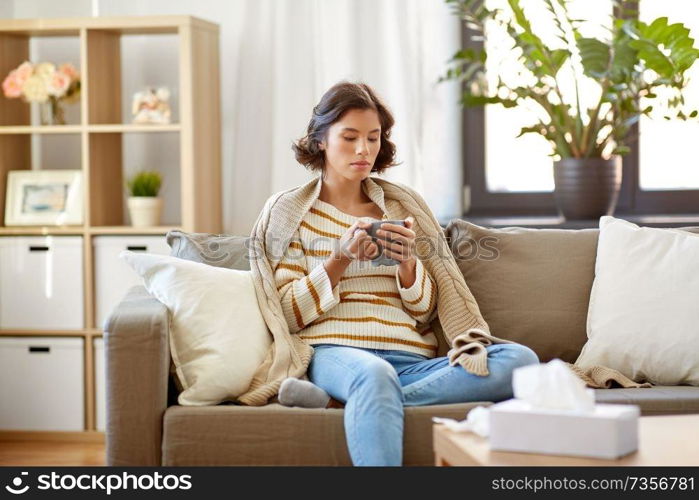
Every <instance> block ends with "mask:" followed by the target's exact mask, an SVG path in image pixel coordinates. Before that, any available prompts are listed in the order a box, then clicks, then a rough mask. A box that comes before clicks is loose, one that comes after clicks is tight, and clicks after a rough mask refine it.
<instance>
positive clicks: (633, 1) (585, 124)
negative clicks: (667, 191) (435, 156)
mask: <svg viewBox="0 0 699 500" xmlns="http://www.w3.org/2000/svg"><path fill="white" fill-rule="evenodd" d="M531 1H535V2H542V3H543V6H545V7H546V12H547V14H548V16H547V17H548V19H547V20H546V21H547V22H549V23H551V25H550V26H551V28H552V30H553V32H554V33H555V37H554V38H555V39H554V40H553V42H551V41H547V42H545V41H544V40H543V39H542V36H541V34H540V33H537V32H536V30H534V29H533V28H532V23H531V21H532V19H530V18H528V14H529V13H528V12H527V10H526V9H525V7H526V6H527V2H520V0H506V3H505V2H503V7H504V8H501V9H493V8H488V5H489V2H484V1H483V0H446V2H447V3H449V4H452V5H453V7H454V10H455V13H456V14H457V15H459V16H460V17H461V19H462V20H463V21H464V22H465V23H466V25H467V27H468V28H469V29H470V30H473V31H472V32H475V34H476V35H478V36H480V37H483V39H484V40H485V42H486V43H487V36H488V30H486V29H485V28H486V23H489V22H492V23H495V25H497V26H499V27H500V28H501V29H503V30H505V32H506V33H507V39H508V40H509V42H508V43H511V44H512V46H511V47H508V48H509V49H511V51H510V54H512V55H513V57H514V58H515V59H516V60H517V62H518V65H521V70H522V74H523V75H524V78H522V79H520V81H522V82H524V81H526V82H528V83H527V84H518V85H512V84H511V83H508V82H511V81H512V80H511V78H510V79H508V78H502V77H501V76H503V75H490V74H489V75H488V77H489V79H490V80H491V83H492V81H493V80H494V81H495V82H496V83H495V85H494V86H493V85H492V84H491V85H490V88H489V84H488V79H486V78H485V65H486V58H487V56H486V52H485V48H484V47H483V48H478V49H474V48H468V47H467V48H464V49H463V50H460V51H458V52H457V53H456V54H455V55H454V57H453V58H452V60H451V61H450V67H449V69H448V70H447V72H446V74H445V75H444V76H443V77H441V78H440V80H454V79H456V80H461V81H463V82H465V85H464V86H463V95H462V104H463V105H464V106H483V105H487V104H501V105H503V106H505V107H507V108H510V107H515V106H520V105H522V104H525V103H526V104H531V103H533V104H534V105H535V106H536V107H537V108H538V109H539V110H540V111H541V113H540V115H541V118H540V119H538V120H536V121H535V122H533V123H532V124H531V125H530V126H527V127H524V128H523V129H522V130H521V133H520V135H522V134H529V133H534V134H540V135H541V136H542V137H543V138H544V139H546V140H547V141H548V142H549V143H550V145H551V150H552V156H553V157H554V180H555V186H556V187H555V197H556V201H557V204H558V207H559V209H560V211H561V212H562V213H563V215H564V216H566V218H596V217H599V216H601V215H605V214H611V213H613V211H614V206H615V204H616V200H617V197H618V193H619V187H620V184H621V161H620V155H624V154H626V153H627V152H628V151H629V147H628V144H629V143H630V141H632V140H634V137H631V134H630V130H631V129H632V126H633V125H634V124H635V123H637V122H638V120H639V119H640V117H641V116H642V115H647V116H650V115H651V113H653V114H656V113H658V111H659V110H662V112H663V114H664V117H665V118H666V119H672V118H679V119H682V120H686V119H690V118H695V117H696V116H697V111H696V110H687V109H684V108H685V103H684V98H683V90H684V89H685V87H686V85H687V77H686V73H687V70H688V69H689V68H690V67H691V66H692V65H693V64H694V62H695V60H696V59H697V57H698V56H699V49H697V48H696V47H695V46H694V40H693V39H692V38H691V37H690V36H689V29H687V28H686V27H685V26H684V25H683V24H681V23H674V24H670V23H668V19H667V18H666V17H660V18H658V19H655V20H654V21H652V22H650V23H645V22H642V21H640V20H639V19H638V10H637V8H638V0H618V1H615V0H612V2H611V4H612V5H613V7H614V13H612V10H611V8H610V22H609V25H608V26H606V32H607V33H608V36H606V37H604V38H599V39H598V38H591V37H586V36H583V34H582V31H583V30H581V27H583V26H584V23H585V21H583V20H577V19H573V18H572V17H571V14H570V11H569V6H568V5H567V4H568V0H531ZM529 3H531V2H529ZM537 21H539V22H542V21H543V19H537ZM484 45H485V44H484ZM564 67H567V70H568V71H567V73H566V74H565V75H563V72H562V71H561V70H562V68H564ZM571 70H572V73H571ZM571 75H572V78H573V79H574V89H575V92H574V95H564V94H565V93H564V92H563V90H562V86H561V80H562V78H571ZM493 76H495V77H496V78H493ZM586 78H590V79H593V80H594V81H595V82H597V84H598V85H599V87H600V90H601V92H600V96H599V99H598V100H597V102H596V103H595V104H594V105H593V106H591V107H586V106H582V105H581V99H580V90H579V89H580V82H581V80H582V79H586ZM642 98H643V101H641V99H642ZM654 108H655V111H654Z"/></svg>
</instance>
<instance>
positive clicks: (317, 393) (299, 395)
mask: <svg viewBox="0 0 699 500" xmlns="http://www.w3.org/2000/svg"><path fill="white" fill-rule="evenodd" d="M279 402H280V403H281V404H283V405H284V406H301V407H303V408H325V407H327V406H328V403H329V402H330V396H329V395H328V393H327V392H325V391H324V390H323V389H321V388H320V387H318V386H317V385H315V384H313V383H311V382H309V381H307V380H299V379H297V378H293V377H290V378H287V379H284V381H283V382H282V385H281V386H280V387H279Z"/></svg>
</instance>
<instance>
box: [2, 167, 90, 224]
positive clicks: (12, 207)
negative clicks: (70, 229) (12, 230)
mask: <svg viewBox="0 0 699 500" xmlns="http://www.w3.org/2000/svg"><path fill="white" fill-rule="evenodd" d="M82 223H83V192H82V171H80V170H11V171H10V172H8V174H7V196H6V202H5V226H73V225H80V224H82Z"/></svg>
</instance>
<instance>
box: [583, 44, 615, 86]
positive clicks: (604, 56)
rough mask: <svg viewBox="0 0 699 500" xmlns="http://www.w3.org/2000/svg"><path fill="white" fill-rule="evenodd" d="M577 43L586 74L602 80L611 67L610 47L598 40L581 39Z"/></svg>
mask: <svg viewBox="0 0 699 500" xmlns="http://www.w3.org/2000/svg"><path fill="white" fill-rule="evenodd" d="M576 42H577V45H578V50H579V51H580V59H581V61H582V66H583V71H584V73H585V74H586V75H587V76H590V77H592V78H602V77H603V76H604V75H605V74H606V73H607V69H608V67H609V58H610V48H609V45H607V44H606V43H604V42H601V41H599V40H597V39H596V38H585V37H580V38H578V39H577V40H576Z"/></svg>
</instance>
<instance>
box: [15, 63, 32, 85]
mask: <svg viewBox="0 0 699 500" xmlns="http://www.w3.org/2000/svg"><path fill="white" fill-rule="evenodd" d="M15 71H17V82H18V83H19V84H20V85H24V82H26V81H27V79H28V78H29V77H30V76H32V73H34V66H32V63H30V62H29V61H24V62H23V63H22V64H20V65H19V67H18V68H17V69H16V70H15Z"/></svg>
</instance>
